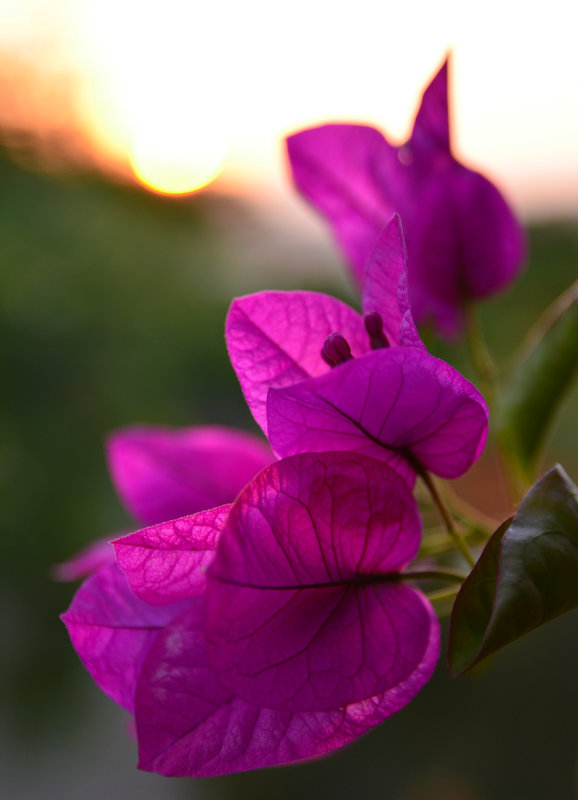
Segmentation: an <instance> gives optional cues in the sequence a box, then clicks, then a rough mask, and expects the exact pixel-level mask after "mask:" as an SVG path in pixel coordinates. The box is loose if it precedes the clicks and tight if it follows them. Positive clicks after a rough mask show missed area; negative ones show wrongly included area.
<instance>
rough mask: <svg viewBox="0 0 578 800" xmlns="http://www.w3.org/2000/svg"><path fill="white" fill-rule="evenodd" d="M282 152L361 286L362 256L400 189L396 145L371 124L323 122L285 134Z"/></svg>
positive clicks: (394, 204)
mask: <svg viewBox="0 0 578 800" xmlns="http://www.w3.org/2000/svg"><path fill="white" fill-rule="evenodd" d="M287 150H288V154H289V160H290V162H291V168H292V170H293V179H294V181H295V184H296V185H297V188H298V189H299V191H300V192H301V193H302V194H303V195H304V196H305V197H306V198H307V200H309V202H310V203H312V205H314V206H315V207H316V208H317V209H318V210H319V211H320V212H321V213H322V214H323V215H324V216H325V217H326V218H327V220H328V222H329V224H330V225H331V227H332V229H333V233H334V235H335V237H336V239H337V241H338V242H339V244H340V245H341V247H342V248H343V250H344V252H345V254H346V256H347V258H348V261H349V263H350V265H351V267H352V268H353V272H354V275H355V277H356V278H357V281H358V282H359V284H360V285H363V279H364V271H365V262H366V260H367V256H368V255H369V253H370V251H371V249H372V248H373V246H374V244H375V240H376V239H377V235H378V234H379V232H380V230H381V229H382V228H383V226H384V225H385V223H386V222H387V220H388V219H389V218H390V217H391V215H392V214H393V213H394V212H395V211H397V210H399V203H398V202H397V195H398V194H399V193H400V192H401V193H402V194H403V193H405V191H406V189H405V180H404V174H403V172H404V171H403V167H402V165H401V164H400V161H399V159H398V155H397V148H395V147H393V146H392V145H390V144H389V142H388V141H387V140H386V139H385V137H384V136H383V135H382V134H381V133H380V132H379V131H377V130H375V128H370V127H368V126H365V125H323V126H321V127H319V128H312V129H310V130H305V131H300V132H299V133H296V134H293V136H290V137H289V138H288V139H287ZM380 176H386V178H387V182H385V181H384V182H381V181H380V180H379V178H380Z"/></svg>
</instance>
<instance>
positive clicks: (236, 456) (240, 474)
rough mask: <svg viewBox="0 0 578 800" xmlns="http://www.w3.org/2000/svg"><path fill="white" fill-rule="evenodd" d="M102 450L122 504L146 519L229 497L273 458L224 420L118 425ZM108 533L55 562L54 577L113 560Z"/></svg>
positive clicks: (67, 577)
mask: <svg viewBox="0 0 578 800" xmlns="http://www.w3.org/2000/svg"><path fill="white" fill-rule="evenodd" d="M107 455H108V464H109V470H110V473H111V476H112V480H113V483H114V484H115V487H116V490H117V492H118V494H119V495H120V497H121V499H122V500H123V502H124V505H125V506H126V508H127V509H128V511H129V513H131V514H132V515H133V516H134V517H135V518H136V519H137V520H138V521H139V522H142V523H145V524H148V525H152V524H154V523H156V522H162V521H163V520H166V519H175V518H177V517H181V516H184V515H185V514H192V513H193V512H195V511H201V510H202V509H206V508H213V507H215V506H219V505H221V504H223V503H226V502H230V501H232V500H234V499H235V496H236V495H237V494H238V492H239V491H240V490H241V489H242V488H243V486H244V485H245V484H246V483H248V482H249V481H250V480H251V478H252V477H253V476H254V475H256V474H257V472H259V471H260V470H261V469H263V467H265V466H267V464H269V463H270V462H271V461H272V460H273V454H272V453H271V450H270V448H269V447H268V446H267V444H266V443H265V442H264V441H263V440H262V439H260V438H258V437H257V436H253V435H252V434H249V433H245V432H244V431H240V430H235V429H233V428H227V427H223V426H203V427H192V428H163V427H153V426H140V427H133V428H123V429H121V430H118V431H115V432H114V433H113V434H111V435H110V436H109V437H108V440H107ZM117 535H118V534H117ZM110 539H111V537H108V538H106V539H100V540H98V541H97V542H93V543H92V544H90V545H89V546H88V547H86V548H85V549H84V550H81V551H80V553H77V554H76V555H75V556H73V557H72V558H71V559H69V560H68V561H65V562H64V563H62V564H57V565H56V566H55V567H54V569H53V571H52V574H53V578H54V579H55V580H58V581H76V580H78V579H79V578H83V577H85V576H86V575H90V574H92V573H93V572H96V570H98V569H99V567H101V566H103V565H105V564H109V563H111V562H112V561H114V551H113V549H112V547H111V546H110Z"/></svg>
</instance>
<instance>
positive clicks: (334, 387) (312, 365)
mask: <svg viewBox="0 0 578 800" xmlns="http://www.w3.org/2000/svg"><path fill="white" fill-rule="evenodd" d="M366 275H367V278H366V283H365V286H364V291H363V311H364V313H365V317H362V316H361V315H360V314H358V313H357V312H355V311H354V310H353V309H350V308H348V307H347V306H345V305H344V304H343V303H341V302H340V301H338V300H335V299H334V298H332V297H328V296H326V295H320V294H316V293H314V292H260V293H258V294H255V295H249V296H247V297H241V298H239V299H237V300H235V302H234V303H233V305H232V306H231V309H230V312H229V316H228V318H227V324H226V335H227V344H228V348H229V355H230V357H231V362H232V364H233V367H234V369H235V371H236V373H237V375H238V377H239V381H240V383H241V387H242V388H243V391H244V393H245V398H246V399H247V403H248V404H249V407H250V408H251V411H252V412H253V414H254V416H255V418H256V420H257V421H258V422H259V423H260V424H261V426H262V427H263V430H265V431H266V432H267V434H268V436H269V440H270V442H271V445H272V447H273V450H274V451H275V453H276V454H277V455H278V456H279V457H286V456H289V455H294V454H296V453H305V452H323V451H329V450H355V451H357V452H361V453H366V454H368V455H371V456H372V457H374V458H378V459H381V460H384V461H387V462H388V463H389V464H390V465H391V466H392V467H394V468H395V469H396V470H397V471H398V472H400V473H401V474H402V475H403V476H404V477H405V478H406V479H407V480H409V481H410V482H412V481H413V480H414V478H415V473H416V472H418V471H420V470H429V471H431V472H433V473H435V474H437V475H440V476H442V477H444V478H456V477H458V476H459V475H461V474H463V473H464V472H465V471H466V470H467V469H468V468H469V467H470V466H471V465H472V464H473V463H474V462H475V461H476V459H477V458H478V457H479V455H480V454H481V452H482V450H483V447H484V444H485V441H486V436H487V430H488V409H487V407H486V404H485V402H484V400H483V398H482V396H481V395H480V393H479V392H478V391H477V389H476V388H475V387H474V386H473V385H472V384H471V383H470V382H469V381H467V380H466V379H465V378H464V377H463V376H462V375H460V373H459V372H457V370H455V369H453V367H451V366H449V365H448V364H446V363H445V362H443V361H440V360H439V359H437V358H434V357H433V356H430V355H429V354H428V353H427V351H426V349H425V347H424V345H423V343H422V341H421V339H420V337H419V334H418V332H417V329H416V327H415V324H414V321H413V316H412V311H411V308H410V304H409V298H408V294H407V270H406V252H405V247H404V242H403V235H402V232H401V225H400V221H399V217H394V218H393V219H392V220H391V221H390V222H389V223H388V225H387V226H386V227H385V228H384V230H383V231H382V232H381V234H380V236H379V237H378V240H377V244H376V247H375V249H374V251H373V253H372V255H371V258H370V260H369V262H368V267H367V273H366ZM375 315H377V322H378V323H379V321H381V323H382V329H381V337H380V335H378V334H379V331H378V330H377V329H375V325H374V323H376V319H375ZM378 327H379V325H378ZM336 333H338V334H340V335H341V337H342V339H343V338H344V339H345V340H346V341H347V343H348V344H349V345H350V349H351V354H352V355H353V358H352V359H345V360H344V361H343V363H339V364H337V366H334V367H333V368H330V367H329V366H328V363H327V361H328V360H329V362H331V359H326V360H324V359H323V357H322V352H325V353H326V355H327V350H328V343H329V342H330V341H331V340H332V337H333V335H334V334H336ZM380 338H381V339H382V341H381V343H380V342H379V341H376V340H379V339H380ZM334 345H335V342H333V347H334ZM375 346H377V349H373V350H372V348H373V347H375ZM329 349H330V350H331V348H329ZM342 349H343V348H342ZM339 352H340V349H339V348H337V349H335V352H334V355H335V356H336V357H337V355H338V353H339ZM343 352H344V351H343ZM265 412H266V415H267V416H266V419H264V417H263V415H264V413H265Z"/></svg>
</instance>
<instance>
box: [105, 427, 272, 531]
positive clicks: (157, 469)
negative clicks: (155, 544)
mask: <svg viewBox="0 0 578 800" xmlns="http://www.w3.org/2000/svg"><path fill="white" fill-rule="evenodd" d="M107 450H108V461H109V467H110V472H111V475H112V478H113V481H114V484H115V486H116V489H117V491H118V493H119V495H120V496H121V498H122V500H123V502H124V503H125V505H126V507H127V508H128V509H129V511H130V512H131V514H133V515H134V516H135V517H136V518H137V519H138V520H140V521H141V522H144V524H146V525H154V524H156V523H157V522H164V521H165V520H167V519H176V518H177V517H182V516H185V515H186V514H192V513H194V512H195V511H202V510H203V509H206V508H213V507H215V506H219V505H222V504H223V503H229V502H231V501H232V500H234V498H235V497H236V495H237V494H238V492H239V491H240V489H242V488H243V486H244V485H245V484H246V483H247V482H248V481H250V480H251V478H252V477H253V476H254V475H256V474H257V472H259V470H261V469H263V467H265V466H267V464H269V463H270V462H271V460H272V458H273V456H272V454H271V451H270V450H269V448H268V447H267V445H266V443H265V442H263V441H262V439H259V438H258V437H257V436H253V435H252V434H249V433H245V432H244V431H240V430H235V429H232V428H225V427H218V426H214V427H213V426H207V427H198V428H182V429H172V428H158V427H135V428H125V429H123V430H119V431H117V432H116V433H113V434H112V435H111V436H110V437H109V439H108V444H107Z"/></svg>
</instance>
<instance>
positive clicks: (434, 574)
mask: <svg viewBox="0 0 578 800" xmlns="http://www.w3.org/2000/svg"><path fill="white" fill-rule="evenodd" d="M400 574H401V576H402V577H403V578H404V579H405V578H415V579H420V580H423V581H449V582H450V583H459V584H462V583H463V582H464V581H465V579H466V578H467V575H462V573H461V572H454V570H453V569H415V570H407V569H406V570H405V571H404V572H402V573H400Z"/></svg>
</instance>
